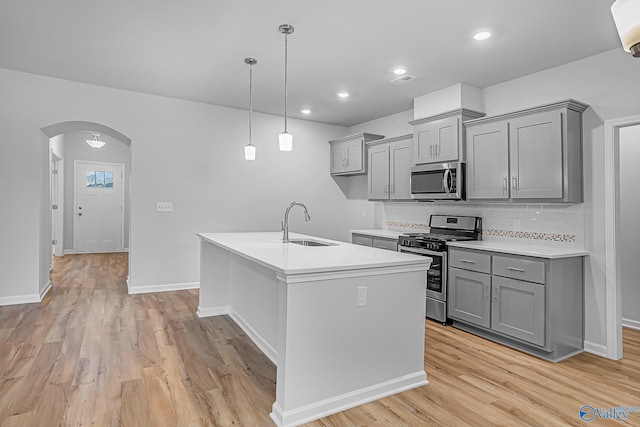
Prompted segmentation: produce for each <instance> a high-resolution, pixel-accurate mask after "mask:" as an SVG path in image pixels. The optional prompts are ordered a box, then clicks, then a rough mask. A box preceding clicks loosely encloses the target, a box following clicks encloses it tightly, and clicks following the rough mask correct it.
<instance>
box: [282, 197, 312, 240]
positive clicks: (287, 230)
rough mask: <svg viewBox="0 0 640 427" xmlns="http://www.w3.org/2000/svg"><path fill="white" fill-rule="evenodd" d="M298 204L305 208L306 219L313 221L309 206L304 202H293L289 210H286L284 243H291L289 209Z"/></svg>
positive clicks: (283, 233) (283, 227)
mask: <svg viewBox="0 0 640 427" xmlns="http://www.w3.org/2000/svg"><path fill="white" fill-rule="evenodd" d="M296 205H297V206H300V207H301V208H303V209H304V220H305V221H307V222H309V221H311V216H310V215H309V211H308V210H307V207H306V206H305V205H303V204H302V203H298V202H292V203H291V204H290V205H289V207H288V208H287V210H286V211H285V212H284V221H283V222H282V242H283V243H289V211H290V210H291V208H292V207H294V206H296Z"/></svg>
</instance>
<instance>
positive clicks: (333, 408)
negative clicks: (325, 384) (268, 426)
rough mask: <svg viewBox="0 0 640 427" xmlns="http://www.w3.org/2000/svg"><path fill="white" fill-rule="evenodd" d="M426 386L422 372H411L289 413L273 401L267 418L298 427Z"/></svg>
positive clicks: (283, 425) (427, 382) (278, 423)
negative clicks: (298, 426)
mask: <svg viewBox="0 0 640 427" xmlns="http://www.w3.org/2000/svg"><path fill="white" fill-rule="evenodd" d="M427 384H429V381H427V376H426V374H425V372H424V371H419V372H414V373H412V374H408V375H405V376H402V377H400V378H394V379H392V380H389V381H384V382H381V383H378V384H374V385H371V386H368V387H363V388H361V389H359V390H354V391H352V392H349V393H344V394H341V395H339V396H335V397H331V398H329V399H325V400H321V401H319V402H314V403H312V404H310V405H306V406H302V407H299V408H295V409H291V410H288V411H284V410H283V409H282V407H280V405H279V404H278V403H277V402H276V403H274V404H273V406H272V408H271V413H270V414H269V416H270V417H271V419H272V420H273V422H275V423H276V425H277V426H280V427H288V426H297V425H300V424H304V423H307V422H310V421H314V420H318V419H320V418H323V417H326V416H328V415H332V414H335V413H338V412H341V411H344V410H346V409H349V408H353V407H355V406H359V405H362V404H365V403H368V402H373V401H374V400H378V399H382V398H384V397H387V396H391V395H393V394H396V393H401V392H403V391H406V390H410V389H412V388H416V387H421V386H423V385H427Z"/></svg>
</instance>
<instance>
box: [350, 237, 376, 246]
mask: <svg viewBox="0 0 640 427" xmlns="http://www.w3.org/2000/svg"><path fill="white" fill-rule="evenodd" d="M351 243H353V244H354V245H362V246H373V238H372V237H369V236H363V235H361V234H352V235H351Z"/></svg>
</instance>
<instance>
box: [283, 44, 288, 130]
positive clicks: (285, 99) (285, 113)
mask: <svg viewBox="0 0 640 427" xmlns="http://www.w3.org/2000/svg"><path fill="white" fill-rule="evenodd" d="M287 39H288V34H286V33H285V35H284V133H287V61H288V55H287V52H288V49H287Z"/></svg>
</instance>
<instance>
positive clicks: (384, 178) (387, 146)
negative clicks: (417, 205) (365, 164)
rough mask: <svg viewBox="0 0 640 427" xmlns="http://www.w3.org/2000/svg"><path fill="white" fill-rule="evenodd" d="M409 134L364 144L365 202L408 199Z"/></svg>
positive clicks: (409, 196)
mask: <svg viewBox="0 0 640 427" xmlns="http://www.w3.org/2000/svg"><path fill="white" fill-rule="evenodd" d="M412 142H413V141H412V135H411V134H409V135H404V136H398V137H396V138H387V139H380V140H377V141H373V142H369V143H367V146H368V157H369V171H368V172H367V194H368V199H369V200H411V185H410V179H411V166H413V144H412Z"/></svg>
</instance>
